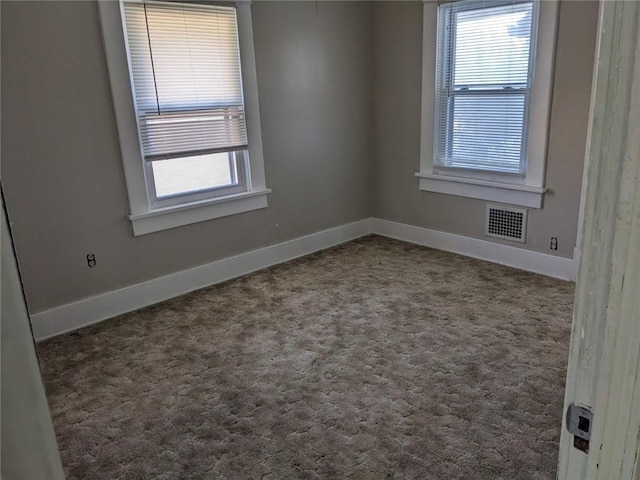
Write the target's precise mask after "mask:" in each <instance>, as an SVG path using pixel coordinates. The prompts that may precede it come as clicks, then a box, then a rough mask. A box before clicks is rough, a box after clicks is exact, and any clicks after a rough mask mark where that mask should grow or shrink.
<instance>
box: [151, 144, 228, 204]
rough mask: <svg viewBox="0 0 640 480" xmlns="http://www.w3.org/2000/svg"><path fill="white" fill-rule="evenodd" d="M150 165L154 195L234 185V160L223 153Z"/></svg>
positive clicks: (155, 162) (162, 161)
mask: <svg viewBox="0 0 640 480" xmlns="http://www.w3.org/2000/svg"><path fill="white" fill-rule="evenodd" d="M232 157H233V156H232ZM151 167H152V169H153V180H154V182H155V187H156V196H157V197H158V198H162V197H167V196H169V195H178V194H182V193H190V192H196V191H199V190H207V189H211V188H219V187H225V186H233V185H237V171H236V165H235V161H231V162H230V161H229V154H228V153H226V152H225V153H216V154H211V155H200V156H197V157H185V158H172V159H169V160H157V161H153V162H151Z"/></svg>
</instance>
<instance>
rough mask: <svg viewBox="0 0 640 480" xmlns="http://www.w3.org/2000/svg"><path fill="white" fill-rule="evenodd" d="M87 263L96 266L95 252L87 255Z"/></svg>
mask: <svg viewBox="0 0 640 480" xmlns="http://www.w3.org/2000/svg"><path fill="white" fill-rule="evenodd" d="M87 265H89V268H93V267H95V266H96V256H95V254H94V253H90V254H89V255H87Z"/></svg>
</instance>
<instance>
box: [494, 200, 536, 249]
mask: <svg viewBox="0 0 640 480" xmlns="http://www.w3.org/2000/svg"><path fill="white" fill-rule="evenodd" d="M526 228H527V210H525V209H524V208H511V207H503V206H500V205H487V223H486V226H485V235H487V236H488V237H495V238H503V239H505V240H513V241H514V242H523V243H524V239H525V231H526Z"/></svg>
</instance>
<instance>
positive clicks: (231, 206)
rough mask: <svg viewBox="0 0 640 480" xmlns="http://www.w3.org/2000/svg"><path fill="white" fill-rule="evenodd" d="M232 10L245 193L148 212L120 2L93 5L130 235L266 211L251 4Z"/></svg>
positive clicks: (268, 191)
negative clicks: (243, 123)
mask: <svg viewBox="0 0 640 480" xmlns="http://www.w3.org/2000/svg"><path fill="white" fill-rule="evenodd" d="M236 6H237V18H238V39H239V43H240V59H241V64H242V86H243V92H244V102H245V113H246V117H247V137H248V141H249V169H250V172H251V173H250V178H248V180H247V182H248V183H247V191H246V192H243V193H239V194H234V195H228V196H224V197H215V198H210V199H206V200H202V201H198V202H189V203H183V204H178V205H172V206H170V207H164V208H152V207H151V206H150V205H149V199H148V198H147V187H146V183H145V176H144V175H145V174H144V160H143V155H142V149H141V146H140V140H139V137H138V128H137V120H136V114H135V107H134V100H133V93H132V84H131V79H130V76H129V65H128V60H127V54H126V46H125V39H124V31H123V23H122V17H121V10H120V2H118V1H113V0H99V2H98V7H99V12H100V25H101V28H102V37H103V42H104V49H105V54H106V59H107V67H108V70H109V78H110V81H111V91H112V95H113V104H114V109H115V115H116V123H117V126H118V137H119V140H120V150H121V153H122V163H123V168H124V174H125V182H126V186H127V194H128V197H129V208H130V214H129V215H128V217H127V218H128V219H129V220H130V221H131V223H132V226H133V234H134V235H135V236H138V235H144V234H147V233H152V232H157V231H160V230H166V229H168V228H174V227H179V226H182V225H187V224H190V223H195V222H202V221H205V220H210V219H213V218H219V217H224V216H227V215H235V214H237V213H242V212H248V211H251V210H257V209H260V208H266V207H267V195H268V194H269V193H271V190H270V189H268V188H267V187H266V182H265V174H264V156H263V151H262V134H261V132H262V128H261V126H260V107H259V104H258V80H257V74H256V62H255V52H254V46H253V27H252V23H251V4H250V3H249V2H238V3H237V4H236Z"/></svg>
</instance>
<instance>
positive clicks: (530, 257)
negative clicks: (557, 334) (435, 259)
mask: <svg viewBox="0 0 640 480" xmlns="http://www.w3.org/2000/svg"><path fill="white" fill-rule="evenodd" d="M372 227H373V233H376V234H378V235H383V236H385V237H391V238H395V239H397V240H403V241H405V242H410V243H416V244H418V245H423V246H425V247H431V248H437V249H439V250H446V251H448V252H453V253H459V254H461V255H466V256H468V257H473V258H479V259H481V260H488V261H489V262H494V263H500V264H502V265H508V266H510V267H515V268H519V269H520V270H526V271H528V272H534V273H541V274H543V275H548V276H550V277H554V278H560V279H562V280H571V279H572V277H573V274H574V273H573V272H574V262H573V259H571V258H563V257H556V256H555V255H548V254H546V253H540V252H534V251H533V250H525V249H524V248H517V247H511V246H509V245H502V244H499V243H493V242H487V241H486V240H479V239H477V238H471V237H464V236H462V235H455V234H452V233H445V232H440V231H438V230H431V229H429V228H424V227H416V226H414V225H407V224H405V223H398V222H391V221H389V220H381V219H379V218H374V219H372Z"/></svg>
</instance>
